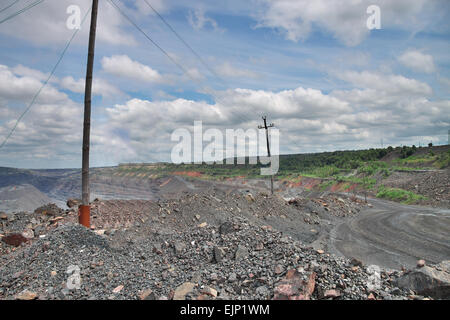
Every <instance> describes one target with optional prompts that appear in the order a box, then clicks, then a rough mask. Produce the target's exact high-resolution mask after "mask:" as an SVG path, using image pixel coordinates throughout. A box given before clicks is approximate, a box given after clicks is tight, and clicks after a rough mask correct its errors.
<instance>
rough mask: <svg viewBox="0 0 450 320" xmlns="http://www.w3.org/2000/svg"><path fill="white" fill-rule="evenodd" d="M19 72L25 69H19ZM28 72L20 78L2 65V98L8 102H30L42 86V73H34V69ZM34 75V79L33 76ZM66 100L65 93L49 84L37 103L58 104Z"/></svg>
mask: <svg viewBox="0 0 450 320" xmlns="http://www.w3.org/2000/svg"><path fill="white" fill-rule="evenodd" d="M19 70H23V69H22V68H19ZM27 70H28V72H27V73H28V75H24V76H20V75H19V74H15V73H14V72H13V70H12V69H11V68H9V67H7V66H5V65H0V97H2V98H4V99H7V100H16V101H21V102H30V100H31V99H32V98H33V96H34V95H35V94H36V92H37V91H38V90H39V88H40V87H41V86H42V82H41V76H42V73H39V72H32V69H29V68H27ZM19 73H20V72H19ZM33 73H34V77H33V76H32V74H33ZM22 74H23V73H22ZM36 76H37V77H36ZM65 99H67V95H66V94H65V93H62V92H59V91H58V90H57V89H55V88H54V87H53V86H51V85H49V84H48V85H47V86H46V87H45V88H44V89H43V90H42V92H41V94H40V95H39V97H38V99H37V102H38V103H58V102H61V101H64V100H65Z"/></svg>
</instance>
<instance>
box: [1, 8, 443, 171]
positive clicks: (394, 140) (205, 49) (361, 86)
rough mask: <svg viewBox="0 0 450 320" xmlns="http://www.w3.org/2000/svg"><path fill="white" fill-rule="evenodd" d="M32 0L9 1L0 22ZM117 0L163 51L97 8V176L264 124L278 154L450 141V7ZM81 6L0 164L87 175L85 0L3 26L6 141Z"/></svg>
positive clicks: (93, 133)
mask: <svg viewBox="0 0 450 320" xmlns="http://www.w3.org/2000/svg"><path fill="white" fill-rule="evenodd" d="M34 1H35V0H19V1H18V2H17V3H15V1H14V0H0V21H2V20H3V19H4V18H6V17H8V16H10V15H11V14H13V13H15V12H16V11H18V10H20V9H22V8H23V7H26V6H27V5H28V4H30V3H33V2H34ZM112 1H114V2H115V3H116V4H117V6H119V7H120V8H121V10H122V12H124V13H125V15H127V16H128V17H129V18H130V19H131V20H132V21H133V23H135V24H136V25H138V26H139V28H140V29H141V30H142V31H144V32H145V33H146V34H147V35H148V36H149V37H150V38H151V39H152V41H153V42H154V43H156V44H157V45H158V46H159V48H158V47H157V46H155V45H154V43H152V42H151V41H150V40H149V39H148V38H147V37H145V36H144V35H143V34H142V33H140V32H139V31H138V30H137V29H136V28H135V27H134V26H133V25H132V24H131V23H130V22H129V21H128V20H127V19H126V18H125V17H124V16H123V15H122V14H121V13H120V12H119V11H118V10H117V9H116V8H115V7H114V6H113V5H112V4H111V3H110V2H109V0H100V1H99V2H100V4H99V10H98V22H97V37H96V47H95V50H96V51H95V62H94V77H93V79H94V80H93V99H92V123H91V149H90V151H91V161H90V164H91V166H96V167H98V166H111V165H117V164H118V163H123V162H159V161H171V151H172V149H173V148H174V146H175V145H176V144H177V142H175V141H172V140H171V135H172V133H173V132H174V131H175V130H177V129H180V128H186V129H187V130H189V131H192V130H193V125H194V121H202V123H203V128H204V129H208V128H213V129H219V130H221V131H223V132H224V131H225V130H226V129H244V130H247V129H249V128H252V129H256V128H257V126H258V125H261V124H262V120H261V116H262V115H266V116H267V119H268V121H269V122H273V123H274V124H275V128H276V129H278V130H279V150H278V152H279V153H280V154H288V153H311V152H321V151H334V150H353V149H366V148H378V147H381V146H382V145H383V146H384V147H386V146H389V145H391V146H400V145H413V144H414V145H416V146H419V145H421V146H424V145H427V144H428V143H429V142H432V143H433V144H434V145H440V144H447V141H448V140H447V139H448V134H447V133H448V130H449V129H450V100H449V98H450V56H449V54H448V53H449V52H450V23H449V21H450V3H449V2H448V1H445V0H415V1H410V0H378V1H377V0H370V1H366V0H348V1H345V0H342V1H338V0H316V1H309V0H246V1H237V0H225V1H206V0H204V1H195V0H189V1H187V0H165V1H162V0H136V1H131V0H129V1H126V0H112ZM146 1H147V2H148V3H149V4H150V5H151V6H152V7H153V8H154V9H156V11H157V12H158V13H159V14H160V15H161V17H163V19H164V20H165V21H166V22H167V23H168V24H169V25H170V27H171V28H172V29H173V30H175V31H176V32H177V34H178V35H179V37H180V38H181V39H182V40H180V39H179V38H178V37H177V35H175V34H174V33H173V32H172V30H171V29H170V28H169V27H168V26H167V25H166V24H164V22H163V21H162V20H161V19H160V17H159V16H158V15H156V14H155V12H154V11H153V10H152V9H151V8H150V7H149V6H148V4H147V3H146ZM12 3H14V4H13V5H12V6H10V7H9V8H7V9H6V10H3V8H6V7H8V6H9V4H12ZM370 5H376V6H378V8H379V9H380V11H379V12H380V16H379V17H380V20H379V21H380V28H379V29H377V28H375V29H369V28H368V26H367V20H368V19H371V16H372V14H373V13H372V12H371V11H370V12H369V13H368V12H367V8H368V7H369V6H370ZM73 6H76V7H77V8H79V12H80V15H79V16H80V19H81V20H82V19H83V17H84V16H85V15H86V14H88V15H87V16H86V19H85V20H84V23H83V24H82V25H81V28H80V29H79V30H78V32H77V33H76V35H75V37H74V39H73V41H72V43H71V44H70V46H69V48H68V50H67V52H66V53H65V55H64V56H63V59H62V60H61V62H60V63H59V65H58V67H57V69H56V71H55V73H54V75H53V76H52V77H51V78H50V81H49V82H48V84H47V85H46V86H45V87H44V89H43V90H42V91H41V92H40V94H39V96H38V97H37V99H36V101H35V103H34V104H33V105H32V106H31V108H30V109H29V111H28V112H26V114H25V115H24V116H23V118H22V119H21V121H20V122H19V123H18V124H17V127H16V129H15V131H14V132H13V134H12V135H11V137H10V138H9V140H8V141H7V143H6V144H5V145H4V147H3V148H1V149H0V166H7V167H20V168H78V167H81V145H82V127H83V108H84V82H85V80H84V79H85V75H86V60H87V47H88V37H89V24H90V14H89V12H88V10H89V8H90V6H91V1H89V0H79V1H75V0H45V1H44V2H42V3H40V4H38V5H36V6H35V7H33V8H31V9H29V10H27V11H26V12H24V13H22V14H20V15H18V16H15V17H13V18H11V19H9V20H7V21H5V22H2V23H1V22H0V143H1V142H3V140H4V139H5V138H6V137H7V135H8V134H9V133H10V132H11V130H12V128H13V127H14V125H15V124H16V121H17V119H18V118H19V117H20V115H21V114H22V113H23V112H24V110H26V109H27V107H28V106H29V104H30V102H31V101H32V99H33V96H34V95H35V94H36V92H38V90H39V89H40V88H41V86H42V85H43V83H44V82H45V81H46V79H47V78H48V76H49V74H50V72H51V70H52V69H53V67H54V66H55V64H56V62H57V61H58V59H59V57H60V55H61V53H62V51H63V49H64V47H65V46H66V44H67V42H68V41H69V39H70V38H71V37H72V35H73V34H74V32H75V31H76V29H71V28H70V27H71V26H73V25H74V23H75V24H76V22H77V20H76V18H77V15H76V12H75V11H72V10H70V9H71V8H73ZM74 14H75V15H74ZM371 21H372V20H371ZM186 44H187V45H186ZM191 49H192V50H191ZM162 50H163V51H164V52H163V51H162ZM166 54H167V55H166Z"/></svg>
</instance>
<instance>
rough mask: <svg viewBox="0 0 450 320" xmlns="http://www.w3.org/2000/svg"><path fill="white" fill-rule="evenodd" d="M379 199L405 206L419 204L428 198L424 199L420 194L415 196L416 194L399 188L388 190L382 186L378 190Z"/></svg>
mask: <svg viewBox="0 0 450 320" xmlns="http://www.w3.org/2000/svg"><path fill="white" fill-rule="evenodd" d="M377 198H383V199H388V200H392V201H398V202H401V203H405V204H411V203H415V202H418V201H420V200H426V199H427V197H424V196H422V195H419V194H415V193H414V192H411V191H408V190H404V189H399V188H386V187H385V186H381V187H380V188H379V189H378V193H377Z"/></svg>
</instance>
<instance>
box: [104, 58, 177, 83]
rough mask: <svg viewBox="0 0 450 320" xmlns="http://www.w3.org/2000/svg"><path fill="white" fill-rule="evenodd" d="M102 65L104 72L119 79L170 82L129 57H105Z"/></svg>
mask: <svg viewBox="0 0 450 320" xmlns="http://www.w3.org/2000/svg"><path fill="white" fill-rule="evenodd" d="M101 64H102V68H103V70H104V71H106V72H108V73H110V74H113V75H116V76H119V77H125V78H129V79H134V80H137V81H143V82H155V83H165V82H168V80H169V79H168V77H163V76H162V75H161V74H160V73H159V72H158V71H156V70H154V69H152V68H151V67H149V66H147V65H145V64H142V63H140V62H138V61H135V60H132V59H131V58H130V57H128V56H127V55H114V56H111V57H103V58H102V60H101Z"/></svg>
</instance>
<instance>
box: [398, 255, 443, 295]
mask: <svg viewBox="0 0 450 320" xmlns="http://www.w3.org/2000/svg"><path fill="white" fill-rule="evenodd" d="M396 286H397V287H399V288H405V289H409V290H413V291H414V292H416V293H417V294H419V295H423V296H430V297H433V298H435V299H450V260H446V261H442V262H441V263H439V264H438V265H436V266H433V267H431V266H423V267H420V268H416V269H414V270H412V271H410V272H409V273H406V274H404V275H403V276H401V277H400V278H399V279H397V281H396Z"/></svg>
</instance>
